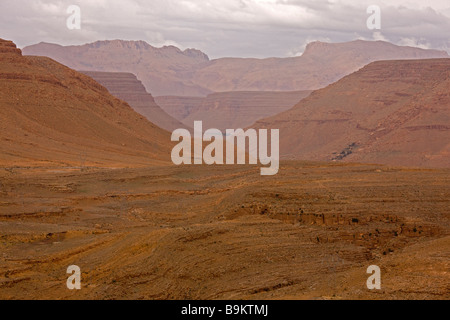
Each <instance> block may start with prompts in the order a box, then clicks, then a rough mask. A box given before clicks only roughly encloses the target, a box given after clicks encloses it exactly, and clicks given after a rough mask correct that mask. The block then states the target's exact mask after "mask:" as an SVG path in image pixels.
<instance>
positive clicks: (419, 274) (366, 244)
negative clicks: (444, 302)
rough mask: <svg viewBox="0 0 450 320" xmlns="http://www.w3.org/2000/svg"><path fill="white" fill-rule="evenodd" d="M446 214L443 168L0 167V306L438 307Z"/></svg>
mask: <svg viewBox="0 0 450 320" xmlns="http://www.w3.org/2000/svg"><path fill="white" fill-rule="evenodd" d="M449 208H450V170H445V169H442V170H431V169H410V168H393V167H388V166H378V165H358V164H323V163H311V162H298V161H295V162H294V161H292V162H282V163H281V167H280V171H279V174H278V175H276V176H272V177H267V176H266V177H262V176H260V174H259V167H257V166H255V167H252V166H236V167H228V166H210V167H206V166H188V167H174V166H167V167H155V168H144V169H115V170H112V169H108V170H107V169H101V168H82V169H80V168H70V169H61V168H37V169H36V168H35V169H25V168H9V169H8V168H7V169H5V168H3V169H1V168H0V299H450V273H449V270H450V212H449ZM70 265H77V266H79V267H80V268H81V271H82V279H81V281H82V289H81V290H78V291H77V290H74V291H71V290H68V289H67V287H66V280H67V277H68V276H69V275H68V274H66V270H67V267H68V266H70ZM370 265H378V266H380V268H381V285H382V289H381V290H373V291H370V290H368V289H367V287H366V280H367V278H368V277H369V275H368V274H367V273H366V269H367V267H369V266H370Z"/></svg>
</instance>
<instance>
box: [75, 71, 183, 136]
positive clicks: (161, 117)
mask: <svg viewBox="0 0 450 320" xmlns="http://www.w3.org/2000/svg"><path fill="white" fill-rule="evenodd" d="M81 73H84V74H85V75H87V76H89V77H91V78H93V79H94V80H95V81H97V82H98V83H100V84H101V85H102V86H104V87H105V88H106V89H108V91H109V92H110V93H111V94H112V95H113V96H115V97H117V98H119V99H121V100H123V101H125V102H127V103H128V104H129V105H130V106H131V107H132V108H133V109H134V110H135V111H136V112H137V113H140V114H142V115H143V116H145V117H146V118H147V119H148V120H149V121H151V122H152V123H154V124H156V125H157V126H158V127H160V128H163V129H165V130H168V131H173V130H175V129H178V128H185V127H186V126H185V125H183V124H182V123H181V122H179V121H177V120H176V119H174V118H173V117H171V116H169V115H168V114H167V113H166V112H165V111H164V110H163V109H161V108H160V107H159V106H158V105H157V104H156V102H155V99H154V98H153V97H152V95H151V94H149V93H148V92H147V91H146V90H145V88H144V86H143V85H142V82H141V81H139V80H138V79H137V78H136V76H135V75H134V74H132V73H120V72H97V71H81Z"/></svg>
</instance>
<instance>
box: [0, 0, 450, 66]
mask: <svg viewBox="0 0 450 320" xmlns="http://www.w3.org/2000/svg"><path fill="white" fill-rule="evenodd" d="M71 4H77V5H79V6H80V7H81V10H82V29H81V30H68V29H67V28H66V27H65V22H66V19H67V17H68V15H67V13H66V9H67V7H68V6H69V5H71ZM371 4H378V5H380V7H381V9H382V30H380V32H376V33H374V32H372V31H370V30H368V29H367V28H366V19H367V17H368V14H367V13H366V8H367V7H368V6H369V5H371ZM0 30H2V32H1V34H0V37H3V38H8V39H11V40H14V41H15V42H16V43H18V45H19V46H22V47H23V46H26V45H30V44H34V43H37V42H40V41H46V42H55V43H60V44H65V45H67V44H83V43H86V42H92V41H96V40H104V39H127V40H145V41H147V42H149V43H150V44H152V45H155V46H163V45H169V44H173V45H177V46H179V47H181V48H182V49H185V48H189V47H194V48H197V49H200V50H202V51H204V52H205V53H207V54H208V55H210V56H211V57H223V56H241V57H270V56H280V57H284V56H290V55H293V54H300V53H301V52H302V50H303V49H304V47H305V45H306V43H307V42H309V41H312V40H325V41H331V42H341V41H350V40H354V39H380V38H381V39H387V40H389V41H391V42H393V43H397V44H403V45H404V44H407V45H417V46H422V47H430V48H436V49H444V50H447V51H449V50H450V43H449V40H448V36H447V35H448V34H449V33H450V6H449V5H448V0H434V1H428V2H427V3H426V5H424V4H423V2H420V1H418V0H408V1H403V0H392V1H377V0H373V1H372V0H370V1H369V0H367V1H366V0H362V1H351V0H320V1H317V0H316V1H312V0H309V1H307V0H227V1H224V0H151V1H148V0H96V1H92V0H77V1H72V0H53V1H52V0H34V1H28V0H16V1H2V3H1V4H0Z"/></svg>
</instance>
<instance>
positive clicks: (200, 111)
mask: <svg viewBox="0 0 450 320" xmlns="http://www.w3.org/2000/svg"><path fill="white" fill-rule="evenodd" d="M310 93H311V92H310V91H288V92H269V91H248V92H238V91H236V92H219V93H213V94H210V95H208V96H207V97H205V98H202V97H173V96H165V97H156V98H155V99H156V101H157V103H158V104H159V105H161V107H163V108H164V109H165V110H167V112H168V113H170V114H172V115H173V116H174V117H176V118H177V119H179V120H180V121H182V122H183V123H184V124H185V125H187V126H193V123H194V121H196V120H202V121H203V124H204V126H205V127H206V128H218V129H220V130H224V129H231V128H245V127H248V126H250V125H252V124H253V123H254V122H255V121H257V120H259V119H262V118H265V117H270V116H273V115H275V114H278V113H280V112H283V111H286V110H288V109H290V108H292V106H294V105H295V104H297V103H298V102H299V101H300V100H301V99H303V98H305V97H306V96H308V95H309V94H310Z"/></svg>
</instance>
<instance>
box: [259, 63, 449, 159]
mask: <svg viewBox="0 0 450 320" xmlns="http://www.w3.org/2000/svg"><path fill="white" fill-rule="evenodd" d="M254 127H256V128H279V129H280V153H281V154H282V155H283V156H284V157H285V158H296V159H299V158H301V159H314V160H336V161H341V160H343V161H357V162H359V161H363V162H374V163H386V164H395V165H408V166H431V167H449V166H450V59H431V60H411V61H379V62H374V63H371V64H369V65H368V66H366V67H364V68H363V69H361V70H359V71H358V72H355V73H353V74H351V75H349V76H347V77H345V78H343V79H342V80H340V81H338V82H336V83H334V84H332V85H330V86H328V87H326V88H324V89H321V90H318V91H315V92H313V93H312V94H311V95H310V96H309V97H308V98H306V99H304V100H302V101H301V102H300V103H299V104H298V105H296V106H295V107H294V108H292V109H290V110H288V111H286V112H284V113H281V114H279V115H276V116H274V117H271V118H267V119H263V120H260V121H258V122H257V123H256V124H255V125H254Z"/></svg>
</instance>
